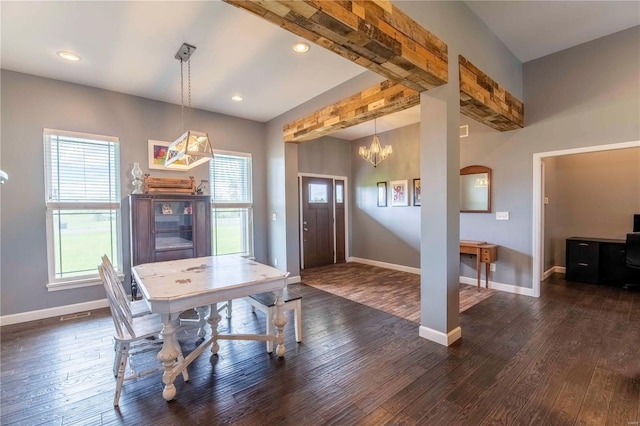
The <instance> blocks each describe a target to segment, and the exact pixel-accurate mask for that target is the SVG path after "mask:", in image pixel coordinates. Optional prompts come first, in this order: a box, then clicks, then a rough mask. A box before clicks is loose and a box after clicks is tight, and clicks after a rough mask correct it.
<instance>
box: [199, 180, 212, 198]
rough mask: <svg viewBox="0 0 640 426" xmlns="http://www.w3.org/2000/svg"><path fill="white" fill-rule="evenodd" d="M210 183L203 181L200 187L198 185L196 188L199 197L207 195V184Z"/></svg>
mask: <svg viewBox="0 0 640 426" xmlns="http://www.w3.org/2000/svg"><path fill="white" fill-rule="evenodd" d="M208 183H209V181H208V180H206V179H202V180H201V181H200V185H198V187H197V188H196V194H198V195H207V184H208Z"/></svg>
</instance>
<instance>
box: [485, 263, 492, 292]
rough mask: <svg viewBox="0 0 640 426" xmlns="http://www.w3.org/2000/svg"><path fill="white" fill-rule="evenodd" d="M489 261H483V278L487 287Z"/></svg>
mask: <svg viewBox="0 0 640 426" xmlns="http://www.w3.org/2000/svg"><path fill="white" fill-rule="evenodd" d="M490 265H491V264H490V263H489V262H485V263H484V279H485V287H486V288H489V269H490Z"/></svg>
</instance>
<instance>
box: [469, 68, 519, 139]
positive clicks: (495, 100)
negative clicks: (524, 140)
mask: <svg viewBox="0 0 640 426" xmlns="http://www.w3.org/2000/svg"><path fill="white" fill-rule="evenodd" d="M459 68H460V112H462V113H463V114H464V115H466V116H467V117H471V118H473V119H474V120H477V121H479V122H481V123H484V124H486V125H487V126H489V127H492V128H494V129H496V130H500V131H501V132H506V131H509V130H515V129H520V128H522V127H524V105H523V103H522V102H521V101H519V100H518V99H516V98H515V97H514V96H513V95H512V94H511V93H509V92H507V91H506V90H505V89H504V88H503V87H502V86H500V85H499V84H498V83H496V82H495V81H494V80H492V79H491V77H489V76H488V75H486V74H485V73H483V72H482V71H480V70H479V69H478V68H477V67H476V66H474V65H473V64H472V63H471V62H469V60H468V59H466V58H465V57H464V56H459Z"/></svg>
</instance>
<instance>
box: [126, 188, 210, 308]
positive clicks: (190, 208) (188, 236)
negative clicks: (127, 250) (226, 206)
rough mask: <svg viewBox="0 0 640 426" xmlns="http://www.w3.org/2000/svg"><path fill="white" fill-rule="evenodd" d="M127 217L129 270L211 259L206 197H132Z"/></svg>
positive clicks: (156, 195)
mask: <svg viewBox="0 0 640 426" xmlns="http://www.w3.org/2000/svg"><path fill="white" fill-rule="evenodd" d="M129 214H130V230H131V236H130V237H131V238H130V241H131V266H136V265H140V264H142V263H150V262H162V261H166V260H178V259H188V258H192V257H202V256H211V198H210V197H209V196H207V195H173V194H131V195H129ZM131 280H132V288H131V291H132V293H133V296H134V297H135V296H136V293H137V286H136V285H135V282H133V277H132V278H131Z"/></svg>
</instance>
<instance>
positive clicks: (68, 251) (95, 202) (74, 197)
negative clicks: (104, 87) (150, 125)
mask: <svg viewBox="0 0 640 426" xmlns="http://www.w3.org/2000/svg"><path fill="white" fill-rule="evenodd" d="M44 158H45V185H46V207H47V255H48V256H47V257H48V263H49V284H48V285H47V287H48V288H49V290H57V289H63V288H73V287H80V286H84V285H94V284H97V283H99V280H97V278H98V270H97V267H96V265H98V264H99V263H100V257H101V256H102V255H104V254H106V255H107V256H109V258H110V259H111V261H112V263H113V265H114V267H115V268H116V269H117V270H121V269H122V250H121V240H120V235H121V233H120V164H119V162H120V151H119V142H118V138H113V137H109V136H99V135H88V134H82V133H75V132H65V131H59V130H52V129H44Z"/></svg>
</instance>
